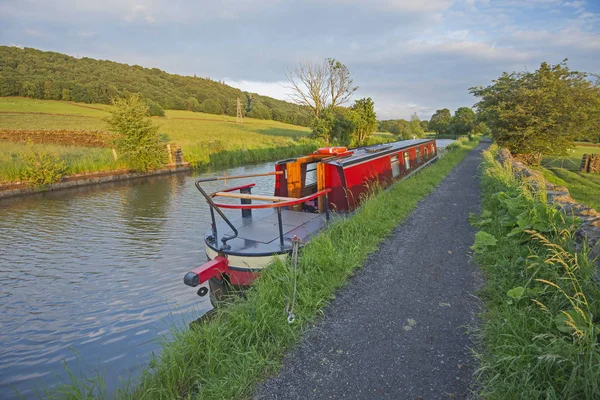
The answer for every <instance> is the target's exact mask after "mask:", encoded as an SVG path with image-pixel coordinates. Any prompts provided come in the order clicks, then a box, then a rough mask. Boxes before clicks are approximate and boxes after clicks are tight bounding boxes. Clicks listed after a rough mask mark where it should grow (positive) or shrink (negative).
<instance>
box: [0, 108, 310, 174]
mask: <svg viewBox="0 0 600 400" xmlns="http://www.w3.org/2000/svg"><path fill="white" fill-rule="evenodd" d="M108 107H109V106H106V105H102V104H92V105H90V104H77V103H70V102H62V101H52V100H35V99H28V98H20V97H4V98H0V129H74V130H101V131H102V130H108V126H107V124H106V122H105V121H104V118H105V117H107V116H108V115H109V114H108V112H107V111H106V110H107V109H108ZM153 120H154V121H155V122H156V124H157V125H158V126H159V128H160V130H159V132H160V133H162V134H164V135H165V137H166V139H167V140H168V141H169V142H175V143H177V144H178V145H180V146H181V148H182V150H183V153H184V158H185V160H186V161H189V162H191V163H192V164H193V165H196V166H201V165H206V164H208V163H209V162H212V161H213V157H212V156H213V155H214V154H215V153H220V156H219V157H217V158H218V159H223V160H229V159H231V160H233V159H234V158H235V159H237V160H240V156H243V159H244V160H249V161H258V160H261V159H264V158H265V157H267V156H269V155H272V158H278V155H277V154H278V152H279V149H281V148H284V150H285V151H283V152H281V154H282V157H286V156H288V153H289V152H290V151H292V150H293V148H294V147H296V146H298V145H301V146H303V147H307V148H308V147H310V146H314V145H315V144H314V143H312V142H311V141H309V140H308V134H309V132H310V130H309V129H308V128H305V127H300V126H296V125H289V124H284V123H281V122H277V121H271V120H258V119H252V118H245V119H244V122H243V124H236V123H235V118H234V117H229V116H222V115H214V114H203V113H197V112H191V111H173V110H169V111H166V116H165V117H153ZM309 145H310V146H309ZM303 147H299V148H300V149H302V148H303ZM0 148H1V150H0V181H13V180H17V179H18V176H19V174H20V172H19V171H20V168H21V163H20V153H21V152H22V150H23V146H22V145H18V144H14V143H8V142H2V143H0ZM47 149H48V151H50V152H52V153H54V154H55V155H57V156H59V157H61V158H63V157H68V160H67V164H68V166H69V170H68V173H76V172H88V171H96V170H107V169H112V168H115V167H116V164H115V163H114V161H113V159H112V156H110V151H109V150H105V149H90V148H83V147H82V148H78V147H67V146H47ZM286 151H287V152H286ZM222 153H225V157H223V155H222ZM228 154H229V156H227V155H228ZM109 156H110V157H109Z"/></svg>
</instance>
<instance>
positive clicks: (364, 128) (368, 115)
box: [350, 97, 377, 146]
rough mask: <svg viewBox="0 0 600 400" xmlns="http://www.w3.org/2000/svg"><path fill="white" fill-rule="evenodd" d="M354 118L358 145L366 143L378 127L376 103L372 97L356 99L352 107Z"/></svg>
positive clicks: (355, 138) (354, 137)
mask: <svg viewBox="0 0 600 400" xmlns="http://www.w3.org/2000/svg"><path fill="white" fill-rule="evenodd" d="M350 109H351V110H352V111H354V113H353V115H352V120H353V122H354V125H355V130H354V135H353V139H354V142H355V143H356V145H357V146H362V145H364V144H366V142H367V139H368V138H369V136H371V133H373V132H374V131H375V130H376V129H377V115H376V114H375V103H373V100H371V98H370V97H367V98H362V99H359V100H356V101H355V102H354V104H353V105H352V107H350Z"/></svg>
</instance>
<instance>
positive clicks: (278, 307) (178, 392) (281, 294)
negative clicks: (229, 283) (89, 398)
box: [58, 141, 477, 399]
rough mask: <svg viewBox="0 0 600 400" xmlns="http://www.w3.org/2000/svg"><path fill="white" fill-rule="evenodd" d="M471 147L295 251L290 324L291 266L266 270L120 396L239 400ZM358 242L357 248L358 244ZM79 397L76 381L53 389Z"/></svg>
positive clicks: (182, 335)
mask: <svg viewBox="0 0 600 400" xmlns="http://www.w3.org/2000/svg"><path fill="white" fill-rule="evenodd" d="M476 145H477V142H475V141H473V142H468V141H462V142H460V143H459V144H458V145H456V146H454V148H453V149H452V150H450V151H447V152H446V153H445V155H444V157H442V158H441V159H440V160H439V161H437V162H436V163H434V164H432V165H431V166H429V167H427V168H425V169H424V170H422V171H420V172H418V173H416V174H415V175H414V176H413V177H411V178H409V179H407V180H405V181H402V182H400V183H398V184H397V185H395V186H394V187H392V188H391V189H390V190H387V191H385V192H383V193H379V194H377V195H376V196H373V197H371V198H369V199H368V200H367V201H366V202H365V203H364V205H363V206H362V207H361V208H360V209H359V210H358V211H357V212H356V213H355V214H354V215H353V216H351V217H344V218H339V219H336V220H335V222H333V223H332V224H331V226H330V228H329V229H327V230H325V231H324V232H322V233H321V234H319V235H318V236H316V237H314V238H313V239H312V240H311V242H310V243H309V244H308V245H307V246H306V247H304V248H303V249H302V250H301V253H300V260H299V266H298V273H297V287H298V293H297V302H296V306H295V308H294V313H295V316H296V320H295V322H294V323H293V324H288V322H287V315H286V314H285V313H284V312H283V310H284V308H285V305H286V301H287V300H288V298H289V295H290V291H291V289H292V282H293V281H292V275H291V268H290V265H288V264H285V263H281V262H276V263H274V264H273V265H271V267H270V268H268V269H267V270H266V271H265V272H263V273H262V275H261V276H260V277H259V278H258V280H257V281H256V282H255V283H254V285H253V286H252V287H251V288H250V289H248V290H247V291H246V293H245V296H244V297H243V298H237V297H236V298H233V299H231V301H230V302H228V303H227V304H225V305H223V307H221V308H219V309H218V311H217V313H216V314H215V315H213V317H212V318H211V319H210V320H207V321H205V322H202V323H199V324H195V325H194V326H192V327H191V328H190V329H184V330H178V331H175V332H174V334H173V335H174V339H173V340H172V341H170V342H168V343H165V345H164V348H163V350H162V352H161V354H160V355H158V356H156V357H155V359H154V360H153V361H152V362H151V363H150V367H149V369H148V370H147V371H146V372H145V373H144V374H143V375H142V377H141V379H140V382H139V384H138V385H137V389H136V390H135V392H133V393H129V392H127V389H123V391H122V392H119V393H117V394H116V395H117V396H118V397H119V398H136V399H173V398H200V399H241V398H248V397H250V396H251V395H252V392H253V390H254V388H255V385H256V384H257V383H258V382H259V381H260V380H261V379H264V378H265V377H267V376H268V375H269V374H272V373H274V372H276V371H277V368H278V367H279V365H280V362H281V359H282V357H283V355H284V354H285V351H286V350H287V349H289V348H290V346H292V345H293V344H294V343H296V342H297V341H298V339H299V338H300V335H301V334H302V332H303V331H305V330H306V329H307V328H308V327H309V326H310V325H311V324H312V323H314V322H315V320H316V319H317V318H318V317H319V316H320V315H322V313H323V310H324V308H325V306H326V305H327V303H328V302H329V300H331V299H332V298H333V296H334V295H335V291H336V290H337V289H339V288H340V287H342V286H343V285H344V284H345V282H346V281H347V279H348V278H349V277H350V276H352V274H353V272H354V271H355V270H356V269H357V268H360V267H361V266H362V265H363V263H364V261H365V259H366V257H367V256H368V254H369V253H371V252H373V251H375V250H377V248H378V246H379V244H380V243H381V241H382V240H384V238H385V237H387V236H388V235H389V234H390V233H391V232H392V230H393V229H394V228H395V227H396V226H397V225H398V223H399V222H400V221H402V220H403V219H404V218H406V217H407V216H408V215H409V214H410V213H411V212H412V211H413V210H414V208H415V207H416V206H417V203H418V202H419V201H420V200H421V199H422V198H424V197H425V196H426V195H427V194H429V193H430V192H431V191H432V190H433V189H434V188H435V187H436V186H437V185H438V184H439V183H440V182H441V181H442V180H443V179H444V177H445V176H446V175H447V174H448V173H449V172H450V171H451V170H452V168H454V166H455V165H456V164H458V163H459V162H460V161H461V160H462V159H463V158H464V157H465V156H466V155H467V153H468V152H469V151H471V150H472V149H473V148H474V147H475V146H476ZM357 243H360V246H357ZM58 390H59V392H60V393H61V396H63V397H64V394H66V393H68V394H69V396H70V397H72V398H83V397H85V396H86V393H89V392H90V391H89V387H88V386H86V385H85V384H84V383H83V382H75V383H74V384H73V385H72V386H68V387H63V388H62V389H58Z"/></svg>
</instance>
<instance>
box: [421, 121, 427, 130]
mask: <svg viewBox="0 0 600 400" xmlns="http://www.w3.org/2000/svg"><path fill="white" fill-rule="evenodd" d="M421 128H422V129H423V132H428V131H429V121H426V120H423V121H421Z"/></svg>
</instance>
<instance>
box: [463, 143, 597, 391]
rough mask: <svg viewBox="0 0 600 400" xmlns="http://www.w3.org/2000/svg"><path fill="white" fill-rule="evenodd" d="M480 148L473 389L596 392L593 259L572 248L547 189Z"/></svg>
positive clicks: (566, 223)
mask: <svg viewBox="0 0 600 400" xmlns="http://www.w3.org/2000/svg"><path fill="white" fill-rule="evenodd" d="M496 149H497V148H491V149H490V150H489V151H487V152H486V153H484V163H483V172H484V173H483V177H482V188H483V194H484V201H483V207H482V208H483V213H482V214H481V216H479V217H475V216H474V218H473V220H472V223H473V225H475V226H477V227H479V228H480V229H481V231H480V232H478V233H477V234H476V235H475V244H474V246H473V247H472V248H473V250H474V251H475V253H476V260H477V263H478V265H479V266H480V267H481V269H482V270H483V272H484V273H485V277H486V281H485V286H484V287H483V289H482V291H481V293H480V296H479V297H480V298H481V299H482V300H483V302H484V303H485V306H484V309H485V313H484V314H483V315H482V322H481V326H480V328H479V332H478V336H479V338H480V345H479V346H478V347H479V349H478V350H479V351H478V358H479V360H480V365H479V368H478V370H477V373H476V376H477V378H478V386H477V387H478V388H479V393H478V395H479V396H478V397H481V398H484V399H509V400H510V399H598V398H600V380H598V376H599V374H600V346H599V345H598V329H599V328H600V326H599V325H598V320H597V315H598V311H599V310H600V308H599V307H600V303H599V299H600V288H599V286H598V284H597V283H596V282H595V281H594V275H595V273H596V270H597V267H596V266H594V264H593V263H592V262H591V261H590V260H589V258H588V256H587V254H585V253H581V252H577V246H576V243H575V231H576V229H577V222H576V221H573V220H570V219H569V218H568V217H566V216H564V215H563V214H562V213H561V212H559V211H558V210H556V209H555V208H553V207H552V206H549V205H548V204H547V202H546V193H545V192H544V191H543V190H542V191H539V190H537V189H534V188H533V187H532V186H531V185H530V184H527V183H526V182H521V181H520V180H519V179H517V178H516V177H515V176H514V175H513V172H512V169H511V168H509V167H503V166H502V165H500V164H499V163H498V162H497V161H496V160H495V150H496Z"/></svg>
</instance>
